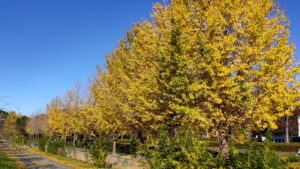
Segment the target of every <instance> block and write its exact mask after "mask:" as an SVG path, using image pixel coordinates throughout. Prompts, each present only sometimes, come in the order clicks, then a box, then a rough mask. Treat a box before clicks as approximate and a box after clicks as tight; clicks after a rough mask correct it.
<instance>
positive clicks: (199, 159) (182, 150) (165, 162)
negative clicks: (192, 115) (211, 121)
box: [140, 131, 223, 169]
mask: <svg viewBox="0 0 300 169" xmlns="http://www.w3.org/2000/svg"><path fill="white" fill-rule="evenodd" d="M206 147H207V146H206V145H205V144H204V143H203V142H200V141H199V140H198V139H197V138H195V137H194V135H193V134H192V133H190V132H188V131H182V132H181V133H180V134H179V135H177V136H175V137H170V136H169V135H168V131H166V132H165V131H164V132H161V133H160V134H159V136H158V137H157V138H156V139H154V138H152V137H151V136H148V138H147V141H146V143H145V144H144V145H142V149H141V152H140V153H141V154H143V155H145V156H146V158H147V159H148V163H149V165H150V168H153V169H174V168H175V169H194V168H203V169H206V168H207V169H212V168H220V167H221V166H220V164H223V163H222V161H219V158H218V157H214V156H213V154H212V153H210V152H209V151H208V149H207V148H206ZM218 165H219V166H218Z"/></svg>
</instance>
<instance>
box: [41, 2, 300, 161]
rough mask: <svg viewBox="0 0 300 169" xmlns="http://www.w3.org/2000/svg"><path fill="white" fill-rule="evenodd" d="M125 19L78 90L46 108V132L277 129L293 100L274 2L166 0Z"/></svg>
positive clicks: (288, 57) (226, 133) (282, 22)
mask: <svg viewBox="0 0 300 169" xmlns="http://www.w3.org/2000/svg"><path fill="white" fill-rule="evenodd" d="M151 16H152V19H151V20H150V21H147V20H143V21H142V22H139V23H136V24H134V25H133V27H132V29H131V30H130V31H129V32H127V35H126V37H125V38H123V39H122V40H120V42H119V45H118V47H117V48H116V49H115V50H113V51H112V52H111V53H110V54H108V55H106V57H105V58H106V65H105V69H103V70H101V69H100V68H99V69H98V74H97V76H96V77H95V79H93V81H92V83H91V84H90V85H89V92H88V94H87V97H86V98H85V99H83V98H82V97H81V96H82V95H81V94H80V92H79V87H75V89H73V90H70V91H68V92H67V93H66V96H65V97H63V98H56V99H54V100H53V102H51V103H50V104H49V105H48V107H47V112H48V115H49V125H50V127H51V130H52V131H53V133H56V134H59V135H60V136H62V137H66V136H69V135H71V134H74V135H75V137H76V135H77V134H84V135H86V136H89V135H95V134H97V133H102V134H110V135H112V136H113V137H114V138H116V137H118V136H120V135H135V136H137V137H138V138H139V139H141V140H143V139H145V136H146V133H153V134H155V133H156V132H157V131H158V130H159V129H160V127H161V126H162V124H163V125H165V126H167V130H168V133H169V135H170V136H172V135H176V133H177V131H178V130H179V129H180V128H188V129H190V130H191V131H193V133H195V135H200V134H201V133H204V134H208V135H210V136H211V137H215V138H217V139H218V141H219V148H220V152H221V155H222V156H224V157H225V156H227V155H228V141H229V139H237V138H240V137H241V136H246V135H248V134H249V133H250V132H252V131H260V130H264V129H266V128H271V129H274V128H276V127H277V126H276V120H277V119H278V118H280V117H283V116H285V115H290V114H291V112H292V111H293V110H294V109H295V107H296V106H297V105H298V104H299V102H297V100H298V98H299V90H298V87H299V83H298V82H296V81H295V76H296V75H297V74H298V73H299V66H298V64H296V63H295V57H294V46H293V44H291V43H290V42H289V37H290V32H289V22H288V19H287V18H286V16H285V14H284V13H283V12H282V11H281V10H280V9H279V7H278V4H276V3H275V1H274V0H171V1H170V2H167V3H165V4H164V5H161V4H159V3H157V4H155V5H154V10H153V13H152V14H151Z"/></svg>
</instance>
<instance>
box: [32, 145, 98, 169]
mask: <svg viewBox="0 0 300 169" xmlns="http://www.w3.org/2000/svg"><path fill="white" fill-rule="evenodd" d="M26 150H27V151H28V152H30V153H32V154H36V155H39V156H42V157H45V158H47V159H49V160H51V161H54V162H57V163H59V164H62V165H64V166H67V167H70V168H72V169H97V167H95V166H94V165H92V164H88V163H86V162H83V161H79V160H74V159H72V158H69V157H65V156H61V155H55V154H50V153H45V152H42V151H40V150H39V149H38V148H26Z"/></svg>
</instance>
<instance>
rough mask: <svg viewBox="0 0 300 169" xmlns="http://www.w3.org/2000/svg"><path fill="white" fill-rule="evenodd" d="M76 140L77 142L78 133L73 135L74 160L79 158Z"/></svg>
mask: <svg viewBox="0 0 300 169" xmlns="http://www.w3.org/2000/svg"><path fill="white" fill-rule="evenodd" d="M76 140H77V133H76V132H74V134H73V156H74V158H76V157H77V153H76Z"/></svg>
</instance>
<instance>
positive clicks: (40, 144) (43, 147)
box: [38, 138, 47, 152]
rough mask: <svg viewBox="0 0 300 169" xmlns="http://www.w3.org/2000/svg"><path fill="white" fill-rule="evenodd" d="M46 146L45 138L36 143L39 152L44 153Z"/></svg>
mask: <svg viewBox="0 0 300 169" xmlns="http://www.w3.org/2000/svg"><path fill="white" fill-rule="evenodd" d="M46 144H47V139H45V138H41V139H39V142H38V145H39V150H41V151H43V152H45V150H46Z"/></svg>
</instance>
